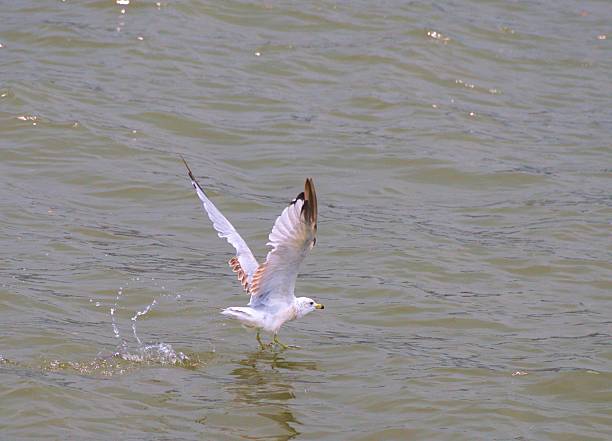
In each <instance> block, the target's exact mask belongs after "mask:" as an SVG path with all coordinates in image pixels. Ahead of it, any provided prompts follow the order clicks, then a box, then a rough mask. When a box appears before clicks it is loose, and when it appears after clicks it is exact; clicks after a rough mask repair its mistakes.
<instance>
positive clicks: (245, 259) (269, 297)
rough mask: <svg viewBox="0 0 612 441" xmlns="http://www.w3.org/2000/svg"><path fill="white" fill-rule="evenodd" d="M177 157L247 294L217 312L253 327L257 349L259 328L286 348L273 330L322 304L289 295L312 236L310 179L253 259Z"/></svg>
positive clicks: (314, 231)
mask: <svg viewBox="0 0 612 441" xmlns="http://www.w3.org/2000/svg"><path fill="white" fill-rule="evenodd" d="M181 159H183V162H184V163H185V167H187V173H188V174H189V178H190V179H191V185H193V188H194V189H195V191H196V193H197V195H198V197H199V198H200V201H202V207H203V208H204V211H205V212H206V214H208V217H209V218H210V220H211V221H212V223H213V227H214V228H215V230H217V233H218V235H219V237H221V238H225V239H226V240H227V241H228V242H229V243H230V244H231V245H233V246H234V248H236V256H235V257H232V258H231V259H230V261H229V262H228V263H229V265H230V266H231V268H232V270H233V271H234V272H235V273H236V275H237V276H238V280H239V281H240V283H241V284H242V288H244V290H245V291H246V292H247V294H250V296H251V300H250V301H249V303H248V305H247V306H231V307H229V308H226V309H224V310H223V311H221V314H223V315H225V316H228V317H231V318H234V319H237V320H239V321H240V322H241V323H242V324H243V325H245V326H247V327H250V328H255V329H256V330H257V341H258V342H259V345H260V346H261V348H262V349H264V348H265V347H266V345H265V344H264V343H263V342H262V340H261V335H260V332H261V331H262V330H263V331H266V332H269V333H272V334H273V335H274V337H273V340H272V342H271V343H270V344H269V346H271V345H272V344H276V345H278V346H280V347H281V348H283V349H287V348H288V347H289V346H287V345H285V344H283V343H281V342H280V341H279V340H278V331H279V330H280V327H281V326H282V325H283V323H285V322H287V321H290V320H294V319H297V318H302V317H304V316H305V315H306V314H308V313H310V312H312V311H314V310H315V309H324V308H325V307H324V306H323V305H322V304H320V303H317V302H315V301H314V300H313V299H310V298H308V297H295V295H294V290H295V280H296V278H297V275H298V271H299V269H300V264H301V263H302V261H303V260H304V258H305V257H306V256H307V255H308V253H310V250H311V249H312V248H313V247H314V245H315V244H316V242H317V194H316V192H315V188H314V184H313V182H312V179H310V178H308V179H306V182H305V183H304V191H303V192H302V193H300V194H299V195H297V197H296V198H295V199H294V200H293V201H291V203H290V204H289V205H288V206H287V207H286V208H285V209H284V210H283V212H282V213H281V215H280V216H279V217H278V218H277V219H276V222H274V226H273V227H272V232H271V233H270V235H269V237H268V239H269V241H268V243H267V245H268V246H269V247H270V250H269V251H268V255H267V257H266V260H265V262H263V263H262V264H259V263H258V262H257V260H256V259H255V257H254V256H253V253H252V252H251V250H250V249H249V247H248V245H247V244H246V242H245V241H244V239H242V237H240V235H239V234H238V232H237V231H236V229H235V228H234V227H233V226H232V224H231V223H230V222H229V221H228V220H227V219H226V217H225V216H223V214H222V213H221V212H220V211H219V210H218V209H217V207H215V206H214V204H213V203H212V202H211V201H210V199H208V197H207V196H206V193H204V190H203V189H202V187H201V186H200V184H199V183H198V181H197V180H196V178H195V177H194V176H193V173H192V172H191V169H190V168H189V165H187V162H186V161H185V159H184V158H183V157H181Z"/></svg>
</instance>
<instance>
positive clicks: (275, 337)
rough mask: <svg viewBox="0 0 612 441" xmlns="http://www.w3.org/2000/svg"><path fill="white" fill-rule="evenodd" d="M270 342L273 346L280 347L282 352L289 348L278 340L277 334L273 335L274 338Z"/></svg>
mask: <svg viewBox="0 0 612 441" xmlns="http://www.w3.org/2000/svg"><path fill="white" fill-rule="evenodd" d="M272 342H273V343H274V344H275V345H278V346H280V347H281V348H282V349H283V350H284V349H288V348H289V346H287V345H286V344H284V343H281V342H280V340H279V339H278V335H277V334H274V338H273V339H272Z"/></svg>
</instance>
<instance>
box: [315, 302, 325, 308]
mask: <svg viewBox="0 0 612 441" xmlns="http://www.w3.org/2000/svg"><path fill="white" fill-rule="evenodd" d="M315 309H325V305H321V304H320V303H315Z"/></svg>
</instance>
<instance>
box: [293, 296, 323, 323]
mask: <svg viewBox="0 0 612 441" xmlns="http://www.w3.org/2000/svg"><path fill="white" fill-rule="evenodd" d="M295 304H296V306H297V316H298V318H301V317H304V316H305V315H306V314H308V313H309V312H312V311H314V310H315V309H325V306H323V305H322V304H320V303H317V302H315V301H314V300H312V299H310V298H308V297H298V298H297V299H295Z"/></svg>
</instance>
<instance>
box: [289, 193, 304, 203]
mask: <svg viewBox="0 0 612 441" xmlns="http://www.w3.org/2000/svg"><path fill="white" fill-rule="evenodd" d="M303 200H304V192H301V193H300V194H298V195H297V196H296V197H295V199H293V200H292V201H291V203H290V204H289V205H295V203H296V202H297V201H303Z"/></svg>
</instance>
